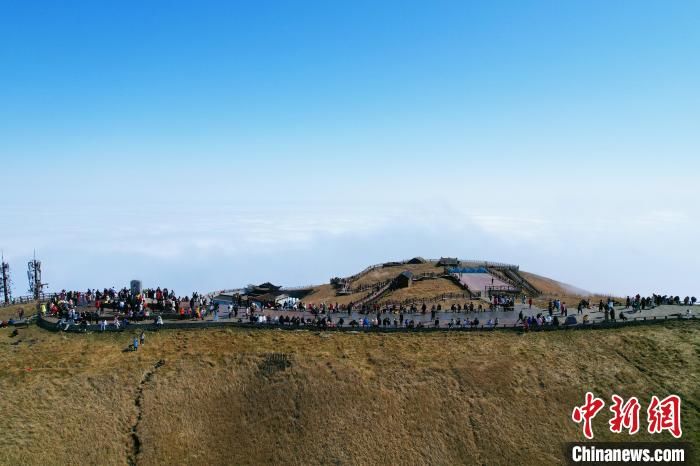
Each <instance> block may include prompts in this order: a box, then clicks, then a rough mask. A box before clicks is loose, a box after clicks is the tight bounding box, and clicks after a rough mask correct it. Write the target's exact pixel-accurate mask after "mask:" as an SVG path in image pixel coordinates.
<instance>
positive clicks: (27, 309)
mask: <svg viewBox="0 0 700 466" xmlns="http://www.w3.org/2000/svg"><path fill="white" fill-rule="evenodd" d="M20 309H24V317H29V316H30V315H32V314H35V313H36V304H34V303H30V304H13V305H11V306H5V307H0V320H5V321H7V320H10V319H17V316H18V314H17V313H18V312H19V310H20Z"/></svg>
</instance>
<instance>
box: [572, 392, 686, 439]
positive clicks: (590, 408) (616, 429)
mask: <svg viewBox="0 0 700 466" xmlns="http://www.w3.org/2000/svg"><path fill="white" fill-rule="evenodd" d="M611 398H612V405H611V406H610V411H611V412H612V414H613V416H612V418H611V419H610V420H609V421H608V426H609V428H610V432H613V433H616V434H619V433H622V431H623V430H627V432H628V434H629V435H634V434H636V433H637V432H639V428H640V424H639V412H640V410H641V405H640V404H639V400H638V399H637V398H636V397H634V396H633V397H631V398H630V399H628V400H627V401H626V402H625V400H624V399H623V398H622V397H621V396H618V395H614V394H613V395H612V397H611ZM604 406H605V401H603V400H602V399H601V398H597V397H596V396H595V395H593V393H591V392H586V397H585V401H584V403H583V405H581V406H576V407H574V410H573V411H572V412H571V419H572V420H573V421H574V422H575V423H577V424H581V423H583V427H582V428H583V435H584V437H586V438H587V439H589V440H591V439H593V437H594V435H593V418H594V417H595V416H596V414H598V413H599V412H600V411H601V410H602V409H603V407H604ZM647 423H648V427H647V432H649V433H650V434H660V433H662V432H663V431H668V432H669V433H670V434H671V435H673V436H674V437H675V438H680V437H681V436H682V435H683V431H682V429H681V398H680V397H679V396H678V395H669V396H667V397H666V398H664V399H663V400H659V398H658V397H657V396H656V395H654V396H652V397H651V402H650V403H649V407H648V408H647Z"/></svg>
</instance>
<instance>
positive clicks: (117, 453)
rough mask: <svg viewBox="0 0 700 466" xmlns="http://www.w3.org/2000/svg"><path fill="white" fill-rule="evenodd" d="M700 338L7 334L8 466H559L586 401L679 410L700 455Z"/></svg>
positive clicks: (646, 331) (628, 331)
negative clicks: (679, 404)
mask: <svg viewBox="0 0 700 466" xmlns="http://www.w3.org/2000/svg"><path fill="white" fill-rule="evenodd" d="M699 330H700V325H699V324H698V323H697V322H672V323H671V322H669V323H668V324H661V325H654V326H644V327H634V328H623V329H617V330H605V331H569V332H566V331H563V332H544V333H531V334H517V333H511V332H495V333H478V334H477V333H469V334H466V333H449V332H445V333H431V334H420V333H417V334H387V335H383V334H362V333H361V334H348V333H344V334H339V333H333V334H319V333H315V332H309V331H299V332H283V331H274V330H271V331H266V330H259V331H245V330H235V329H227V330H201V331H190V332H177V331H162V332H160V333H155V334H148V336H147V341H146V345H145V347H143V348H142V350H140V351H139V352H136V353H132V352H128V353H125V352H123V351H122V350H123V349H124V348H125V347H126V346H127V345H128V343H129V341H130V338H131V337H132V335H130V334H128V333H122V334H108V335H100V334H89V335H81V334H54V333H49V332H45V331H42V330H40V329H38V328H36V327H31V328H29V329H27V330H20V334H19V336H17V337H15V338H9V337H8V334H9V329H2V330H0V393H2V394H3V395H2V397H0V412H2V413H3V415H2V416H0V432H3V440H4V442H3V447H2V448H1V449H0V463H3V464H66V463H70V464H78V463H80V464H84V463H99V464H120V465H122V464H126V463H127V462H128V461H134V462H138V464H162V463H169V464H170V463H172V464H185V463H187V464H255V463H263V462H275V463H291V464H327V463H334V464H377V463H391V464H399V463H401V464H421V463H427V462H430V463H435V464H557V463H562V462H563V455H562V451H561V444H562V442H565V441H573V440H579V439H581V438H582V435H581V432H580V428H579V427H578V426H576V425H575V424H574V423H573V422H572V421H571V420H570V414H571V410H572V408H573V406H575V405H577V404H580V403H582V400H583V397H584V394H585V392H586V391H587V390H592V391H594V392H595V393H596V394H597V395H599V396H602V397H604V398H606V399H608V400H609V398H610V395H611V394H612V393H617V394H620V395H622V396H625V397H629V396H637V397H639V399H640V400H648V399H649V397H650V396H651V395H653V394H656V395H660V396H665V395H666V394H669V393H677V394H679V395H681V397H682V398H683V428H684V432H685V433H686V440H687V439H692V440H693V441H695V442H696V444H697V441H698V433H700V420H699V419H698V412H699V411H698V406H700V390H699V389H698V387H700V358H698V355H699V354H700V331H699ZM18 341H19V343H17V342H18ZM272 353H283V354H284V355H285V357H286V358H288V361H289V366H288V367H287V366H286V365H285V364H284V363H281V364H280V363H279V361H275V360H274V359H273V358H271V356H270V355H271V354H272ZM159 361H162V365H161V364H160V363H159ZM645 403H646V402H645ZM602 417H603V418H606V416H602ZM597 421H598V419H596V424H595V429H596V435H597V438H600V439H602V440H605V439H610V438H611V437H612V435H611V434H610V433H609V432H606V431H607V429H606V426H605V421H604V420H603V419H601V420H600V422H597ZM132 430H134V431H135V433H136V438H137V441H136V442H135V441H134V437H133V436H132V435H131V432H132ZM667 437H668V435H664V436H660V437H659V436H657V437H655V439H656V440H659V439H661V438H663V439H665V438H667ZM648 438H649V435H648V434H640V435H638V436H637V438H636V440H643V439H648Z"/></svg>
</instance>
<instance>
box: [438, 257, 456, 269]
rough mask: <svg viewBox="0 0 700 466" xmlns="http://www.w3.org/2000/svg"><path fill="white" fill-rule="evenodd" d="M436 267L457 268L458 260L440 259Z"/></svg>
mask: <svg viewBox="0 0 700 466" xmlns="http://www.w3.org/2000/svg"><path fill="white" fill-rule="evenodd" d="M437 265H438V267H457V266H458V265H459V259H458V258H456V257H441V258H440V260H439V261H438V263H437Z"/></svg>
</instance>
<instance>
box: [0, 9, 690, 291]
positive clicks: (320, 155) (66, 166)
mask: <svg viewBox="0 0 700 466" xmlns="http://www.w3.org/2000/svg"><path fill="white" fill-rule="evenodd" d="M378 3H381V4H380V5H378ZM698 56H700V4H698V3H697V2H682V1H677V2H661V1H659V2H651V1H641V2H639V1H635V2H632V1H629V2H627V1H620V2H595V1H586V2H553V1H538V2H480V3H477V2H408V1H402V2H346V3H340V2H264V1H255V2H252V1H251V2H204V1H198V2H174V1H169V2H156V1H153V2H125V1H121V2H87V1H73V2H70V1H69V2H0V159H1V160H2V172H1V175H0V176H1V178H2V184H3V191H4V193H5V198H6V199H9V203H8V204H4V205H5V207H4V210H5V214H4V215H3V218H2V219H0V226H2V228H1V230H0V231H2V233H0V247H2V249H3V250H4V253H5V256H6V258H8V259H9V260H10V262H11V265H12V266H13V268H14V269H15V290H14V291H15V294H16V295H19V294H24V293H25V292H26V283H25V281H26V280H25V279H24V277H23V275H24V274H23V269H24V263H25V262H26V260H28V258H29V257H30V256H31V253H32V250H33V249H34V248H36V249H37V250H38V252H39V255H40V257H41V258H42V259H43V261H44V269H45V277H46V280H47V281H48V282H49V283H50V285H51V289H60V288H63V287H71V288H86V287H88V286H89V287H94V286H100V287H101V286H112V285H115V286H121V285H122V284H124V283H125V282H127V281H128V280H129V279H131V278H135V277H136V278H141V279H142V280H143V281H144V282H145V283H146V284H147V285H150V284H156V283H159V284H164V285H167V286H173V287H175V288H176V289H177V290H178V291H179V290H182V291H183V293H184V292H189V291H191V289H198V290H202V291H207V290H212V289H219V288H224V287H231V286H238V285H245V284H246V283H249V282H258V281H263V280H268V279H269V280H273V281H276V282H279V283H282V284H290V285H294V284H305V283H318V282H325V281H326V280H327V279H328V278H329V277H330V276H333V275H343V274H350V273H352V272H354V271H356V270H357V269H358V268H363V267H364V266H365V265H367V264H370V263H374V262H379V261H382V260H392V259H400V258H407V257H411V256H414V255H423V256H440V255H457V256H460V257H465V258H467V257H469V258H484V259H491V260H503V261H508V262H516V263H519V264H520V265H521V266H522V268H523V269H525V270H532V271H535V272H539V273H542V274H545V275H550V276H553V277H555V278H558V279H561V280H564V281H568V282H571V283H573V284H575V285H577V286H580V287H583V288H587V289H590V290H593V291H600V292H616V293H632V292H637V291H641V292H645V293H651V292H653V291H661V292H664V293H666V292H668V293H674V294H693V293H694V294H696V295H697V294H700V289H699V285H698V280H697V277H698V273H697V270H698V266H700V247H698V245H697V240H696V239H695V238H697V234H698V232H699V231H700V220H699V218H700V215H699V214H700V212H699V211H700V208H699V207H698V200H700V188H698V183H697V178H698V169H699V168H700V162H698V160H699V158H700V136H699V134H700V131H698V127H699V122H700V86H699V83H700V64H699V61H698V59H697V57H698ZM669 270H676V271H677V274H673V273H669V272H668V271H669ZM20 272H21V273H20Z"/></svg>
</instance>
